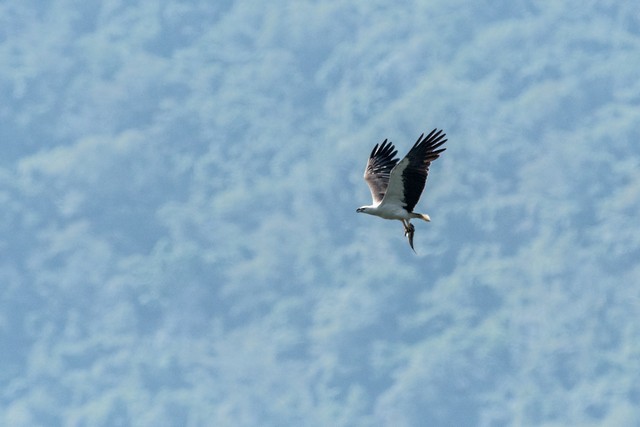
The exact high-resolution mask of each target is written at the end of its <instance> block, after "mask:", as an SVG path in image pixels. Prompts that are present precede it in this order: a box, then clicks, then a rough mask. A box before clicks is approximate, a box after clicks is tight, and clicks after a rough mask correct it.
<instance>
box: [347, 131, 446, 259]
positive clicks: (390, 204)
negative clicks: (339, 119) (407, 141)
mask: <svg viewBox="0 0 640 427" xmlns="http://www.w3.org/2000/svg"><path fill="white" fill-rule="evenodd" d="M445 137H446V134H445V133H444V132H443V131H442V130H438V129H437V128H436V129H433V130H432V131H431V132H430V133H429V134H428V135H427V136H424V133H423V134H422V135H420V137H419V138H418V140H417V141H416V143H415V144H414V145H413V147H412V148H411V150H409V152H408V153H407V155H406V156H404V158H403V159H402V160H400V161H399V159H398V158H396V157H395V156H396V154H397V153H398V150H396V148H395V147H394V145H393V143H391V141H388V139H385V140H384V141H383V142H382V143H381V144H376V145H375V147H373V150H371V154H370V155H369V160H368V161H367V166H366V167H365V169H364V180H365V181H366V183H367V184H368V185H369V190H370V191H371V197H372V199H373V203H372V204H371V205H368V206H361V207H359V208H358V209H356V212H359V213H366V214H369V215H374V216H379V217H380V218H384V219H392V220H400V221H402V225H403V227H404V235H405V237H407V239H408V240H409V246H411V249H412V250H413V252H414V253H415V252H416V250H415V248H414V247H413V235H414V233H415V226H414V225H413V224H411V220H412V219H421V220H423V221H427V222H430V221H431V218H430V217H429V215H427V214H422V213H417V212H414V211H413V209H414V208H415V206H416V204H417V203H418V200H420V196H421V195H422V191H423V190H424V186H425V183H426V182H427V175H428V174H429V166H430V165H431V162H433V161H434V160H435V159H437V158H438V157H440V154H441V153H442V152H443V151H445V150H446V148H440V147H441V146H442V145H443V144H444V143H445V142H447V139H445Z"/></svg>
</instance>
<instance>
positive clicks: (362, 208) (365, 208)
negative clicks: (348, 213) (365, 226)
mask: <svg viewBox="0 0 640 427" xmlns="http://www.w3.org/2000/svg"><path fill="white" fill-rule="evenodd" d="M356 212H358V213H369V207H368V206H360V207H359V208H358V209H356Z"/></svg>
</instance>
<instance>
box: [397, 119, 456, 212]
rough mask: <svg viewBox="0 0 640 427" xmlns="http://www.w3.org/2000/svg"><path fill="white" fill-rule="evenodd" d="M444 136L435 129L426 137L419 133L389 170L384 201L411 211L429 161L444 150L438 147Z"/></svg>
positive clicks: (420, 192) (423, 182) (419, 192)
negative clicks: (404, 153) (407, 151)
mask: <svg viewBox="0 0 640 427" xmlns="http://www.w3.org/2000/svg"><path fill="white" fill-rule="evenodd" d="M445 136H446V134H444V133H443V132H442V130H437V129H434V130H432V131H431V133H429V135H427V136H426V137H425V136H424V134H422V135H420V138H418V140H417V141H416V143H415V144H414V145H413V147H412V148H411V150H409V153H408V154H407V155H406V156H405V157H404V159H402V160H401V161H400V162H399V163H398V164H397V165H396V166H395V167H394V168H393V170H392V171H391V174H390V177H389V181H388V188H387V191H386V193H385V196H384V203H398V204H401V205H402V206H403V207H404V208H405V209H406V210H408V211H409V212H412V211H413V208H414V207H415V206H416V203H418V200H420V195H421V194H422V190H424V186H425V183H426V182H427V175H428V174H429V166H430V165H431V162H432V161H434V160H435V159H437V158H438V157H440V153H442V152H443V151H444V150H446V148H440V149H438V148H439V147H440V146H441V145H442V144H444V143H445V142H446V141H447V140H446V139H444V137H445Z"/></svg>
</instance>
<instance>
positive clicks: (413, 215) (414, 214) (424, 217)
mask: <svg viewBox="0 0 640 427" xmlns="http://www.w3.org/2000/svg"><path fill="white" fill-rule="evenodd" d="M411 218H418V219H422V220H424V221H427V222H431V218H429V215H427V214H421V213H417V212H411Z"/></svg>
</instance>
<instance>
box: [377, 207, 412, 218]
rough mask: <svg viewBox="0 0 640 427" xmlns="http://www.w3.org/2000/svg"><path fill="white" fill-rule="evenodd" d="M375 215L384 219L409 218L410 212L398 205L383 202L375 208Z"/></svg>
mask: <svg viewBox="0 0 640 427" xmlns="http://www.w3.org/2000/svg"><path fill="white" fill-rule="evenodd" d="M374 215H376V216H379V217H381V218H384V219H409V218H410V216H409V212H407V211H406V210H405V209H403V208H401V207H400V206H397V205H391V206H389V205H385V204H381V205H380V206H378V207H377V208H376V210H375V213H374Z"/></svg>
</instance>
